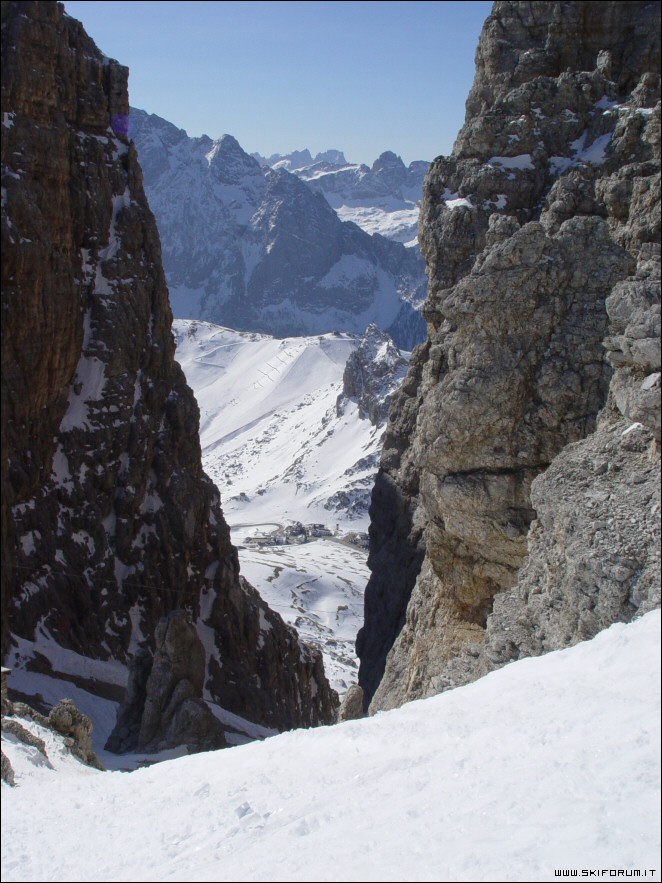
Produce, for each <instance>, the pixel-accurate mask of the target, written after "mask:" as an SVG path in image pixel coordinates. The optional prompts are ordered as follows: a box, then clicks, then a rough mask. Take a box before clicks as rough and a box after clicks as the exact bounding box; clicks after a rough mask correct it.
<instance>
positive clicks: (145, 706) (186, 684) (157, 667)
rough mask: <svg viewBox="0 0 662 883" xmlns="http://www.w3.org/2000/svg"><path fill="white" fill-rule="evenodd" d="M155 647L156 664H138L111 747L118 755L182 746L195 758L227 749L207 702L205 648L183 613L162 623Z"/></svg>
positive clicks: (144, 659) (140, 659)
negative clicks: (203, 752) (195, 753)
mask: <svg viewBox="0 0 662 883" xmlns="http://www.w3.org/2000/svg"><path fill="white" fill-rule="evenodd" d="M155 645H156V647H155V652H154V657H153V658H151V657H149V656H147V655H146V654H139V655H137V656H136V658H135V661H134V664H133V665H132V668H131V675H130V681H129V687H128V689H127V697H126V700H125V702H124V704H123V705H122V706H121V707H120V709H119V710H118V717H117V724H116V726H115V729H114V730H113V732H112V733H111V735H110V737H109V739H108V742H107V746H106V747H107V748H108V749H109V750H111V751H115V752H118V753H121V752H126V751H130V750H132V751H137V750H139V751H161V750H164V749H166V748H173V747H175V746H177V745H186V746H187V748H188V750H189V752H195V751H209V750H212V749H216V748H225V746H226V741H225V735H224V729H223V726H222V725H221V724H220V722H219V721H218V720H217V719H216V718H215V717H214V715H213V714H212V712H211V711H210V709H209V706H208V705H207V704H206V703H205V702H204V701H203V700H202V690H203V685H204V679H205V651H204V647H203V646H202V642H201V641H200V638H199V637H198V635H197V633H196V631H195V628H194V627H193V625H192V624H191V623H190V622H189V621H188V618H187V616H186V613H185V612H184V611H183V610H175V611H173V612H172V613H170V614H169V615H168V616H165V617H163V619H161V621H160V622H159V624H158V626H157V628H156V633H155Z"/></svg>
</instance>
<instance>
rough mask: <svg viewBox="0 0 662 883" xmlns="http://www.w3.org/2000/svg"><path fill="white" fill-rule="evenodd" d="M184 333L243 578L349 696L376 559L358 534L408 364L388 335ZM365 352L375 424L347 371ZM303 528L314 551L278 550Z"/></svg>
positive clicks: (189, 374)
mask: <svg viewBox="0 0 662 883" xmlns="http://www.w3.org/2000/svg"><path fill="white" fill-rule="evenodd" d="M174 330H175V335H176V340H177V359H178V360H179V362H180V364H181V365H182V368H183V369H184V372H185V374H186V379H187V381H188V383H189V385H190V386H191V387H192V388H193V390H194V392H195V395H196V398H197V400H198V404H199V406H200V438H201V444H202V455H203V465H204V468H205V471H206V472H207V474H208V475H209V476H210V477H211V478H212V479H213V480H214V481H215V482H216V484H217V485H218V487H219V488H220V489H221V492H222V503H223V512H224V515H225V518H226V520H227V522H228V524H229V525H230V528H231V530H232V539H233V542H234V543H235V544H236V545H238V546H239V547H240V551H239V554H240V562H241V569H242V573H243V574H244V575H245V576H246V577H247V579H248V580H249V582H251V583H252V584H253V585H254V586H255V587H256V588H257V590H258V591H259V592H260V594H261V595H262V597H263V598H264V599H265V600H266V601H267V602H268V603H269V604H271V605H272V606H273V607H274V608H275V609H276V610H278V612H279V613H280V614H281V616H282V617H283V618H284V619H285V620H286V622H289V623H291V624H292V625H295V626H296V627H297V629H298V630H299V632H300V633H301V634H302V635H303V636H304V638H305V639H306V640H308V641H311V642H312V643H314V644H317V645H318V646H319V647H320V649H321V650H322V652H323V654H324V663H325V668H326V670H327V675H328V676H329V678H330V679H331V681H332V686H334V687H335V688H336V689H337V690H338V691H339V692H340V693H342V692H344V690H345V689H346V687H347V686H348V684H349V683H351V682H353V681H354V680H355V679H356V673H355V668H356V663H355V652H354V641H355V638H356V633H357V631H358V629H359V627H360V625H361V622H362V617H363V589H364V587H365V584H366V582H367V579H368V576H369V574H368V570H367V566H366V551H365V549H364V548H361V547H358V546H357V545H356V544H353V543H351V542H348V539H347V534H356V533H359V534H360V533H364V532H365V531H367V527H368V506H369V503H370V493H371V490H372V485H373V482H374V476H375V473H376V471H377V467H378V462H379V454H380V441H381V436H382V433H383V430H384V421H385V403H387V402H388V397H389V395H390V394H392V392H393V391H394V389H395V388H396V387H397V385H398V384H399V382H400V381H401V379H402V377H403V376H404V373H405V371H406V361H405V360H404V359H402V358H400V360H399V361H397V360H394V359H393V354H392V351H390V350H389V349H388V346H387V343H386V342H385V341H384V340H383V339H382V335H380V332H379V331H377V329H374V330H373V331H372V332H371V333H370V334H368V335H367V336H366V338H365V340H364V341H363V342H362V341H361V339H360V338H358V337H353V336H351V335H348V334H326V335H320V336H317V337H294V338H285V339H283V340H279V339H277V338H274V337H269V336H267V335H261V334H248V333H242V332H238V331H232V330H230V329H228V328H222V327H220V326H216V325H212V324H210V323H207V322H196V321H187V320H177V321H176V322H175V325H174ZM359 345H361V353H362V354H364V359H365V362H364V363H362V364H363V367H364V370H365V371H370V370H371V369H372V372H373V374H374V377H375V378H376V379H378V380H379V383H377V384H376V387H375V388H372V387H371V386H370V384H368V383H367V382H366V381H365V380H363V386H362V389H364V390H365V391H366V393H371V394H372V396H373V398H374V400H375V402H376V405H379V408H378V411H379V412H380V414H381V417H382V422H378V423H377V424H376V425H373V423H371V421H370V420H369V419H366V418H362V417H361V413H365V412H366V405H365V402H364V400H363V398H358V397H357V398H354V399H352V398H348V397H346V396H344V395H343V372H344V370H345V365H346V362H347V360H348V358H349V356H350V355H351V354H352V353H355V352H356V351H357V348H358V347H359ZM375 389H376V391H375ZM339 397H340V400H339ZM357 399H358V400H357ZM296 522H300V523H301V524H302V525H303V526H305V525H317V528H309V531H308V533H309V536H308V542H306V543H305V544H302V545H298V544H296V543H297V538H301V537H302V534H295V535H290V536H289V537H288V544H287V545H284V544H283V545H275V543H276V542H283V543H284V541H285V539H286V532H285V531H286V528H287V527H288V526H289V527H290V528H292V525H293V524H295V523H296ZM325 531H328V532H329V534H331V535H325V534H324V532H325ZM320 533H321V534H322V535H321V536H315V534H320ZM256 536H259V537H261V539H260V540H259V542H260V543H270V544H271V545H268V546H267V545H263V546H259V545H258V544H257V542H255V541H254V540H253V539H252V538H254V537H256ZM350 539H352V537H351V536H350ZM354 539H356V537H354Z"/></svg>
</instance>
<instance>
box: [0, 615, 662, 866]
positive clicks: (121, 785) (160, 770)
mask: <svg viewBox="0 0 662 883" xmlns="http://www.w3.org/2000/svg"><path fill="white" fill-rule="evenodd" d="M659 696H660V612H659V611H655V612H653V613H650V614H648V616H646V617H644V618H643V619H641V620H638V621H636V622H634V623H632V624H630V625H622V624H618V625H614V626H612V627H611V628H610V629H609V630H608V631H606V632H602V633H601V634H600V635H598V636H597V638H595V639H594V640H592V641H590V642H587V643H584V644H579V645H577V646H576V647H573V648H571V649H569V650H563V651H560V652H556V653H550V654H548V655H547V656H544V657H540V658H537V659H526V660H523V661H521V662H516V663H513V664H511V665H509V666H507V667H506V668H504V669H501V670H500V671H497V672H493V673H492V674H490V675H488V676H487V677H485V678H483V679H482V680H480V681H477V682H475V683H473V684H471V685H469V686H467V687H462V688H459V689H457V690H454V691H452V692H450V693H445V694H443V695H440V696H435V697H433V698H431V699H428V700H424V701H419V702H413V703H411V704H409V705H407V706H405V707H403V708H400V709H398V710H396V711H392V712H388V713H382V714H380V715H377V716H376V717H374V718H370V719H367V720H362V721H352V722H349V723H345V724H340V725H337V726H334V727H326V728H322V729H316V730H307V731H302V730H299V731H296V732H291V733H286V734H284V735H282V736H276V737H274V738H272V739H268V740H266V741H265V742H259V743H254V744H251V745H246V746H241V747H238V748H234V749H232V750H229V751H220V752H215V753H207V754H199V755H195V756H192V757H185V758H179V759H177V760H172V761H169V762H167V763H162V764H158V765H156V766H153V767H151V768H149V769H142V770H138V771H136V772H133V773H130V774H125V773H116V772H114V773H98V772H89V771H88V770H86V769H85V768H83V767H81V766H78V767H77V768H76V767H75V766H73V765H71V764H69V765H67V766H66V767H60V768H59V769H51V768H49V767H48V766H46V765H45V764H40V763H39V761H38V759H36V760H37V764H36V765H35V763H34V760H35V758H31V757H29V756H27V754H28V752H24V751H21V750H20V749H19V748H17V746H16V745H15V744H12V743H11V742H10V741H9V740H7V741H5V737H4V736H3V750H5V752H6V753H7V754H8V755H9V756H10V758H11V760H12V762H13V763H14V764H15V770H16V780H17V784H18V787H16V788H14V789H11V790H10V789H8V788H7V786H5V785H3V809H6V810H7V812H6V813H5V814H4V816H3V843H4V845H3V856H2V879H3V880H4V881H7V883H10V881H43V880H80V881H92V880H94V881H96V880H99V881H153V880H162V881H193V880H195V881H200V883H202V881H224V880H227V881H230V880H246V881H285V880H288V881H290V880H293V881H297V880H301V881H307V880H319V881H356V880H365V881H376V880H385V881H403V880H407V881H451V880H454V881H483V880H485V881H519V880H526V881H552V880H554V879H555V877H556V876H561V875H562V872H563V870H565V871H566V872H567V871H571V872H572V870H573V869H574V870H576V871H577V876H582V869H584V870H585V871H586V874H585V876H588V871H593V872H594V876H598V877H601V878H605V877H606V878H611V877H616V876H622V877H625V876H634V874H633V871H635V870H637V871H639V872H640V874H638V875H637V876H641V877H645V878H646V879H648V880H660V841H659V824H660V786H659V777H660V757H659V740H660V699H659ZM55 765H56V766H57V764H55ZM603 869H604V872H603ZM619 871H620V875H619V873H618V872H619ZM557 872H561V873H557ZM570 875H571V874H567V873H566V876H570Z"/></svg>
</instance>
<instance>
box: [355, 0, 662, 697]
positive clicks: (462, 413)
mask: <svg viewBox="0 0 662 883" xmlns="http://www.w3.org/2000/svg"><path fill="white" fill-rule="evenodd" d="M659 23H660V4H659V3H645V2H642V3H626V2H611V3H589V2H575V3H556V2H554V3H539V2H525V3H510V2H498V3H495V5H494V10H493V13H492V15H491V16H490V17H489V18H488V20H487V22H486V24H485V27H484V29H483V33H482V36H481V40H480V45H479V48H478V51H477V55H476V78H475V82H474V86H473V88H472V91H471V94H470V96H469V99H468V101H467V118H466V122H465V125H464V128H463V129H462V131H461V132H460V135H459V136H458V139H457V142H456V144H455V147H454V150H453V154H452V156H450V157H439V158H438V159H437V160H435V162H434V163H433V164H432V166H431V169H430V174H429V176H428V179H427V182H426V189H425V198H424V203H423V207H422V213H421V224H420V234H419V235H420V241H421V245H422V248H423V252H424V255H425V257H426V260H427V265H428V275H429V294H428V299H427V301H426V304H425V306H424V315H425V317H426V319H427V321H428V327H429V336H428V341H427V342H426V344H424V345H423V346H422V347H420V348H419V349H418V350H417V351H416V352H415V353H414V355H413V358H412V362H411V366H410V371H409V375H408V378H407V380H406V381H405V384H404V386H403V389H402V391H401V392H400V394H399V396H398V398H397V399H396V402H395V404H394V406H393V408H392V410H391V413H390V415H389V424H390V425H389V432H388V434H387V437H386V440H385V445H384V451H383V455H382V462H381V469H380V473H379V476H378V479H377V482H376V486H375V490H374V492H373V500H372V506H371V518H372V525H371V530H370V535H371V551H370V560H369V564H370V567H371V570H372V577H371V580H370V583H369V586H368V590H367V593H366V602H365V625H364V627H363V629H362V631H361V632H360V634H359V638H358V641H357V649H358V653H359V656H360V657H361V670H360V676H359V682H360V684H361V685H362V687H363V688H364V691H365V693H366V697H367V698H366V703H370V709H371V711H375V710H378V709H381V708H389V707H393V706H396V705H399V704H401V703H402V702H404V701H407V700H409V699H414V698H420V697H422V696H427V695H430V694H432V693H435V692H439V691H440V690H442V689H446V688H447V687H448V686H452V685H454V684H457V683H463V682H466V681H467V680H472V679H473V678H475V677H477V676H478V675H479V674H481V673H484V672H485V671H488V670H490V669H491V668H494V667H495V666H497V665H500V664H503V663H504V662H505V661H508V660H509V659H513V658H518V657H519V656H520V655H530V654H535V653H540V652H543V651H545V650H548V649H557V648H558V647H562V646H568V645H569V644H572V643H574V642H576V641H578V640H582V639H584V638H588V637H592V636H593V635H594V634H595V633H596V632H597V631H599V630H600V629H601V628H604V627H606V626H607V625H609V624H611V623H612V622H614V621H618V620H621V621H627V620H629V619H631V618H632V617H633V616H634V615H636V614H637V612H639V611H644V610H647V609H649V608H650V606H652V605H655V604H659V570H658V571H657V578H656V577H655V568H656V562H659V557H657V556H659V552H658V551H657V542H658V541H659V502H657V500H658V499H659V497H656V490H655V480H656V477H658V480H659V448H658V447H657V446H656V442H655V439H656V438H657V440H658V442H659V431H660V430H659V384H660V375H659V371H660V330H659V329H660V326H659V254H660V244H659V243H660V208H659V206H660V172H659V162H660V78H659V67H660V37H659ZM605 349H606V353H605ZM614 369H615V370H614ZM624 417H625V418H627V421H625V420H624V419H623V418H624ZM633 421H636V423H638V424H639V425H638V426H635V427H634V428H633V429H630V425H631V424H632V422H633ZM596 427H598V429H597V432H596ZM633 486H634V489H633ZM628 489H629V490H628ZM657 566H658V567H659V564H658V565H657Z"/></svg>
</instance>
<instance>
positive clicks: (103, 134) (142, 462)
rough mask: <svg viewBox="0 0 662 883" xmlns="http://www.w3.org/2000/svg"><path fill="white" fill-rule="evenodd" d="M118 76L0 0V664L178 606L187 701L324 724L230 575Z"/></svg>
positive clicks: (53, 22)
mask: <svg viewBox="0 0 662 883" xmlns="http://www.w3.org/2000/svg"><path fill="white" fill-rule="evenodd" d="M127 73H128V72H127V69H126V68H124V67H122V66H121V65H119V64H118V63H117V62H115V61H111V60H109V59H107V58H105V57H104V56H103V55H102V54H101V53H100V52H99V51H98V50H97V48H96V47H95V45H94V43H93V42H92V41H91V39H90V38H89V37H88V36H87V34H86V33H85V32H84V30H83V28H82V26H81V25H80V24H79V23H78V22H76V21H75V20H73V19H71V18H69V17H68V16H67V15H65V14H64V12H63V9H62V7H61V5H59V4H56V3H39V2H11V3H5V2H3V4H2V110H3V125H4V129H3V139H2V162H3V213H2V254H3V270H2V272H3V277H2V318H3V321H2V458H3V459H2V491H3V493H2V559H3V569H2V610H3V629H4V631H3V653H6V652H7V650H8V648H9V646H10V636H9V630H10V629H11V631H13V632H14V633H15V634H16V635H18V636H21V637H24V638H27V639H30V640H37V641H39V640H47V641H53V642H55V643H57V644H59V645H61V646H62V647H65V648H68V649H70V650H73V651H75V652H76V653H78V654H81V656H91V657H96V658H101V659H108V658H114V659H116V660H119V661H121V662H127V661H128V660H129V658H130V657H131V656H132V655H133V654H134V653H135V652H136V650H137V649H138V648H139V647H141V646H148V647H149V646H151V645H152V644H153V636H154V632H155V628H156V624H157V623H158V621H159V619H160V618H161V617H162V616H163V615H165V614H168V613H169V612H170V611H172V610H174V609H177V608H183V609H185V610H186V611H187V613H188V615H189V617H191V618H192V620H193V621H194V623H195V627H196V630H197V631H198V633H199V636H200V638H201V639H202V641H203V645H204V651H205V665H204V672H205V673H204V689H205V691H206V692H205V696H206V698H211V699H213V700H214V701H216V702H218V703H220V704H221V705H223V706H224V707H226V708H228V709H229V710H231V711H233V712H235V713H237V714H240V715H243V716H245V717H248V718H249V719H252V720H255V721H259V722H260V723H264V724H265V725H267V726H273V727H277V728H285V727H289V726H296V725H309V724H313V723H317V722H320V721H328V720H330V719H331V718H332V716H333V705H334V697H333V695H332V694H331V693H330V692H329V689H328V685H327V682H326V680H325V678H324V675H323V671H322V665H321V659H320V657H319V655H318V654H315V653H312V652H311V651H308V650H307V649H306V648H304V647H301V646H299V644H298V642H297V640H296V636H295V635H294V633H293V632H292V630H290V629H289V628H287V627H286V626H285V625H284V624H283V622H282V621H281V620H280V618H279V617H278V616H277V615H276V614H274V613H273V612H272V611H270V610H269V609H268V608H267V607H266V605H265V604H264V603H263V602H262V601H261V599H260V598H259V596H258V595H257V593H255V592H254V590H252V589H251V587H250V586H248V585H247V584H246V583H245V582H244V581H243V580H242V579H241V578H240V577H239V573H238V562H237V555H236V551H235V549H234V548H233V547H232V545H231V544H230V539H229V531H228V528H227V525H226V524H225V522H224V520H223V515H222V512H221V508H220V499H219V494H218V491H217V490H216V488H215V487H214V486H213V484H212V483H211V482H210V481H209V479H208V478H207V477H206V476H205V475H204V473H203V472H202V468H201V463H200V443H199V438H198V422H199V419H198V408H197V405H196V402H195V399H194V398H193V394H192V393H191V391H190V389H189V388H188V387H187V385H186V383H185V380H184V376H183V374H182V371H181V369H180V367H179V365H178V364H177V363H176V362H175V360H174V341H173V337H172V333H171V322H172V315H171V311H170V306H169V303H168V291H167V287H166V284H165V279H164V275H163V270H162V266H161V249H160V244H159V238H158V233H157V230H156V225H155V222H154V218H153V216H152V214H151V212H150V210H149V207H148V205H147V201H146V198H145V193H144V190H143V185H142V174H141V170H140V166H139V165H138V161H137V157H136V151H135V148H134V146H133V144H132V143H130V142H129V140H128V138H127V137H126V131H127V122H128V116H127V115H128V111H129V106H128V96H127V89H126V84H127Z"/></svg>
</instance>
